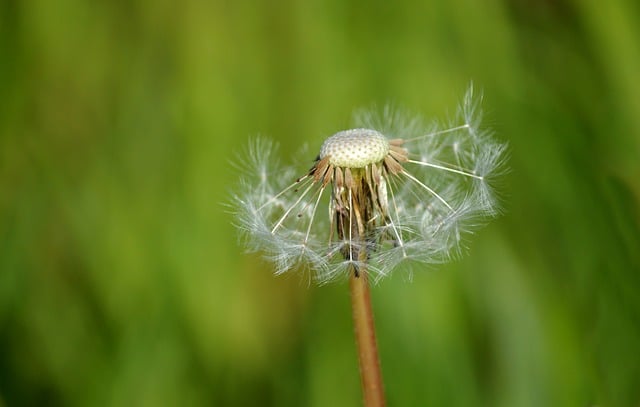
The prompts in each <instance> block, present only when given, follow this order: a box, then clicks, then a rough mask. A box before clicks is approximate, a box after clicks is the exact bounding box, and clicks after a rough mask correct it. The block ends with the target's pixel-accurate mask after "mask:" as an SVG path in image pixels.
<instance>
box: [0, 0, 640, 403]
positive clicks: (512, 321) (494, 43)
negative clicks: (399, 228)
mask: <svg viewBox="0 0 640 407" xmlns="http://www.w3.org/2000/svg"><path fill="white" fill-rule="evenodd" d="M0 4H1V5H0V405H7V406H14V405H15V406H18V405H49V406H57V405H60V406H62V405H64V406H91V405H99V406H103V405H105V406H123V405H136V406H145V405H146V406H157V405H166V406H172V405H194V406H197V405H214V406H357V405H359V404H360V398H361V395H360V388H359V377H358V367H357V361H356V353H355V346H354V343H353V336H352V325H351V315H350V305H349V296H348V287H347V284H345V283H337V284H330V285H326V286H321V287H317V286H313V285H311V286H309V285H308V284H307V281H306V280H305V279H304V278H301V277H300V276H297V275H295V274H294V275H290V276H288V277H279V278H276V277H273V276H272V275H271V270H270V267H269V265H268V264H265V263H264V262H262V261H261V260H260V258H259V256H249V255H245V254H244V253H243V251H242V249H241V248H240V247H239V246H238V244H237V239H236V232H235V230H234V229H233V227H232V225H231V221H232V219H231V216H230V215H229V214H228V208H226V207H225V206H224V205H223V203H224V202H227V201H228V198H229V194H230V193H231V192H232V191H233V189H234V185H235V184H236V182H237V180H238V178H239V174H238V170H237V169H236V168H235V167H233V166H232V165H230V162H231V161H233V160H234V159H236V158H237V157H240V159H242V155H241V154H240V155H238V154H239V152H240V151H242V148H243V147H244V146H245V145H246V142H247V140H248V139H249V138H250V137H251V136H254V135H256V134H264V135H268V136H270V137H271V138H273V139H275V140H277V141H278V142H280V144H281V145H282V146H283V148H282V150H281V151H282V157H283V161H285V162H286V161H287V160H288V158H287V157H288V155H290V154H293V152H294V151H297V150H298V148H299V146H301V145H302V144H305V143H306V144H308V145H309V146H310V147H311V150H312V151H313V150H314V149H317V148H318V147H319V146H320V143H321V142H322V140H323V139H324V138H325V137H326V136H328V135H330V134H332V133H333V132H335V131H337V130H340V129H343V128H346V127H348V126H349V118H350V115H351V113H352V111H353V110H354V109H356V108H359V107H362V106H369V105H371V104H372V103H377V104H383V103H385V102H388V101H391V102H395V103H397V104H400V105H403V106H405V107H407V108H409V109H410V110H412V111H416V112H420V113H422V114H423V115H425V116H426V117H433V118H434V119H446V118H447V117H450V116H451V114H452V113H453V112H454V111H455V106H456V105H457V104H458V102H459V101H460V99H461V97H462V96H463V94H464V91H465V90H466V88H467V85H468V84H469V82H470V81H473V82H474V83H475V85H476V87H477V88H480V89H482V90H483V91H484V95H485V97H484V108H485V111H486V123H487V124H488V125H489V126H491V127H492V128H493V129H494V130H495V132H496V137H497V138H499V139H500V140H503V141H505V142H508V143H509V145H510V153H511V158H510V161H509V167H510V169H511V172H510V174H509V175H508V176H507V177H505V182H504V185H503V187H502V192H503V196H504V199H503V202H504V207H505V209H506V213H505V215H504V216H502V217H501V218H500V219H498V220H497V221H495V222H493V223H491V224H490V225H489V226H488V227H486V228H484V229H482V230H481V231H480V232H479V233H477V234H476V235H475V236H474V238H473V239H470V241H469V250H468V253H467V255H466V256H465V257H464V258H462V259H461V260H459V261H456V262H454V263H452V264H450V265H446V266H442V267H437V268H429V269H426V270H425V271H424V272H421V271H419V272H416V273H414V275H413V279H412V281H409V280H408V278H407V275H406V274H405V273H403V272H402V271H401V270H400V271H398V273H396V274H395V275H394V276H393V277H391V278H389V279H386V280H384V281H382V282H381V283H380V284H379V285H378V286H376V287H374V288H373V292H372V295H373V301H374V309H375V313H376V324H377V327H378V335H379V338H378V340H379V346H380V352H381V359H382V367H383V372H384V376H385V381H386V390H387V397H388V401H389V404H390V405H394V406H427V405H432V406H444V405H446V406H505V407H506V406H576V407H577V406H580V407H587V406H639V405H640V384H639V383H640V226H639V215H640V214H639V209H638V202H639V199H640V181H639V179H640V96H639V95H640V79H639V78H638V74H639V73H640V45H639V44H640V27H639V26H638V17H639V16H640V6H639V4H638V3H637V2H635V1H632V0H629V1H626V2H625V1H622V0H613V1H606V2H602V1H596V0H583V1H579V0H575V1H571V0H559V1H531V0H489V1H483V2H476V1H472V0H447V1H444V0H434V1H428V2H420V1H399V2H388V1H372V2H370V1H360V0H351V1H342V0H341V1H336V0H330V1H309V2H295V1H280V2H271V1H254V2H250V1H235V2H234V1H209V2H207V1H198V0H188V1H183V2H165V1H149V0H147V1H145V0H138V1H131V2H129V1H114V2H107V1H82V0H58V1H55V2H54V1H47V0H33V1H18V0H4V1H2V2H1V3H0ZM313 158H314V156H313V154H312V155H310V157H309V160H310V162H311V160H313Z"/></svg>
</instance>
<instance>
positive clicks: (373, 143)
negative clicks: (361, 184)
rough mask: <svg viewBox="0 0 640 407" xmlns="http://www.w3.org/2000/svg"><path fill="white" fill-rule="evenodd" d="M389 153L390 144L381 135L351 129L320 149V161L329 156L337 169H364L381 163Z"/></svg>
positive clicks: (338, 134)
mask: <svg viewBox="0 0 640 407" xmlns="http://www.w3.org/2000/svg"><path fill="white" fill-rule="evenodd" d="M387 153H389V142H388V141H387V138H386V137H385V136H383V135H382V134H381V133H379V132H377V131H375V130H370V129H351V130H344V131H341V132H338V133H336V134H334V135H333V136H331V137H329V138H328V139H326V140H325V141H324V143H323V144H322V147H321V148H320V159H323V158H325V157H327V156H329V157H330V158H329V163H330V164H331V165H334V166H336V167H344V168H364V167H366V166H367V165H369V164H373V163H377V162H380V161H382V160H383V159H384V157H385V156H386V155H387Z"/></svg>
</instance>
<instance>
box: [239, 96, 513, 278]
mask: <svg viewBox="0 0 640 407" xmlns="http://www.w3.org/2000/svg"><path fill="white" fill-rule="evenodd" d="M457 116H458V120H459V121H458V123H456V124H455V125H453V126H451V127H448V128H439V127H438V126H435V125H431V126H426V125H425V124H424V122H423V120H422V119H421V118H415V117H413V118H412V117H409V116H407V115H406V114H403V113H400V112H394V111H393V110H392V109H390V108H387V109H385V110H384V112H383V113H382V115H380V116H376V115H375V114H371V113H368V112H361V113H359V114H357V115H356V117H355V122H356V126H357V127H356V128H354V129H350V130H344V131H341V132H338V133H336V134H334V135H333V136H331V137H329V138H328V139H326V140H325V142H324V143H323V144H322V146H321V148H320V153H319V154H318V155H317V158H316V160H315V162H314V163H313V165H312V166H311V169H310V170H308V171H306V172H305V173H302V172H298V173H296V171H295V169H294V167H280V166H279V165H278V162H277V160H276V159H275V158H274V154H275V146H274V144H273V143H271V142H270V141H267V140H265V139H258V140H256V141H255V142H254V143H253V144H252V146H251V147H250V149H249V153H248V157H247V158H246V159H245V160H244V161H245V162H246V166H247V167H248V168H246V172H247V173H248V177H247V178H245V179H243V180H242V181H241V185H240V192H239V193H238V194H237V195H236V196H235V203H234V207H235V208H236V210H237V213H236V223H237V226H238V228H239V230H240V231H241V232H242V234H243V236H244V238H245V242H246V246H247V248H248V249H249V250H250V251H261V252H262V253H264V254H265V256H266V257H267V259H269V260H270V261H272V262H273V263H274V265H275V273H276V274H281V273H284V272H286V271H288V270H292V269H296V268H298V269H299V268H303V269H308V270H310V271H311V272H312V275H313V277H314V278H315V280H316V281H318V282H319V283H325V282H327V281H331V280H334V279H336V278H338V277H341V276H348V270H349V269H350V268H353V269H354V270H355V273H356V274H357V273H359V272H360V270H362V269H364V268H366V270H367V273H368V275H369V277H371V278H372V279H373V280H374V281H376V282H377V281H378V280H379V279H381V278H383V277H385V276H388V275H389V274H390V273H391V271H392V270H394V269H396V267H397V266H398V265H399V264H401V263H406V264H409V265H410V264H415V263H430V264H434V263H441V262H445V261H448V260H449V259H450V258H451V257H452V256H454V255H456V254H458V253H459V252H460V249H461V248H462V247H463V242H464V238H465V235H466V234H467V233H468V232H472V231H473V230H474V229H476V228H477V227H478V226H480V225H481V224H483V223H484V220H485V219H487V218H490V217H492V216H494V215H496V214H497V213H498V206H497V202H496V199H495V194H494V191H493V189H492V187H491V184H492V181H493V179H494V178H495V176H496V175H497V174H498V173H499V171H500V168H501V163H502V161H503V157H504V150H505V146H504V144H500V143H498V142H496V141H494V140H493V139H492V137H491V133H490V132H488V131H487V130H483V129H481V128H480V126H479V125H480V111H479V106H478V100H477V99H474V97H473V90H472V89H469V91H468V92H467V94H466V96H465V98H464V101H463V103H462V105H461V106H460V108H459V111H458V115H457ZM296 177H298V178H296ZM327 210H328V216H327ZM365 265H366V267H365Z"/></svg>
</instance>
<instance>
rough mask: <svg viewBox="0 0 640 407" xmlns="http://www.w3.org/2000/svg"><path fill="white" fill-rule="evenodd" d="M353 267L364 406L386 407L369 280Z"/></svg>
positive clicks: (350, 284)
mask: <svg viewBox="0 0 640 407" xmlns="http://www.w3.org/2000/svg"><path fill="white" fill-rule="evenodd" d="M351 268H352V269H351V270H350V271H349V274H350V276H351V277H350V281H349V287H350V289H351V306H352V310H353V325H354V330H355V335H356V346H357V348H358V360H359V363H360V379H361V383H362V393H363V397H364V405H365V407H373V406H376V407H378V406H384V405H385V399H384V388H383V385H382V372H381V371H380V361H379V357H378V347H377V345H376V331H375V327H374V324H373V310H372V308H371V296H370V292H369V279H368V278H367V272H366V271H365V270H362V267H360V270H359V272H358V273H356V272H355V267H354V266H351Z"/></svg>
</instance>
